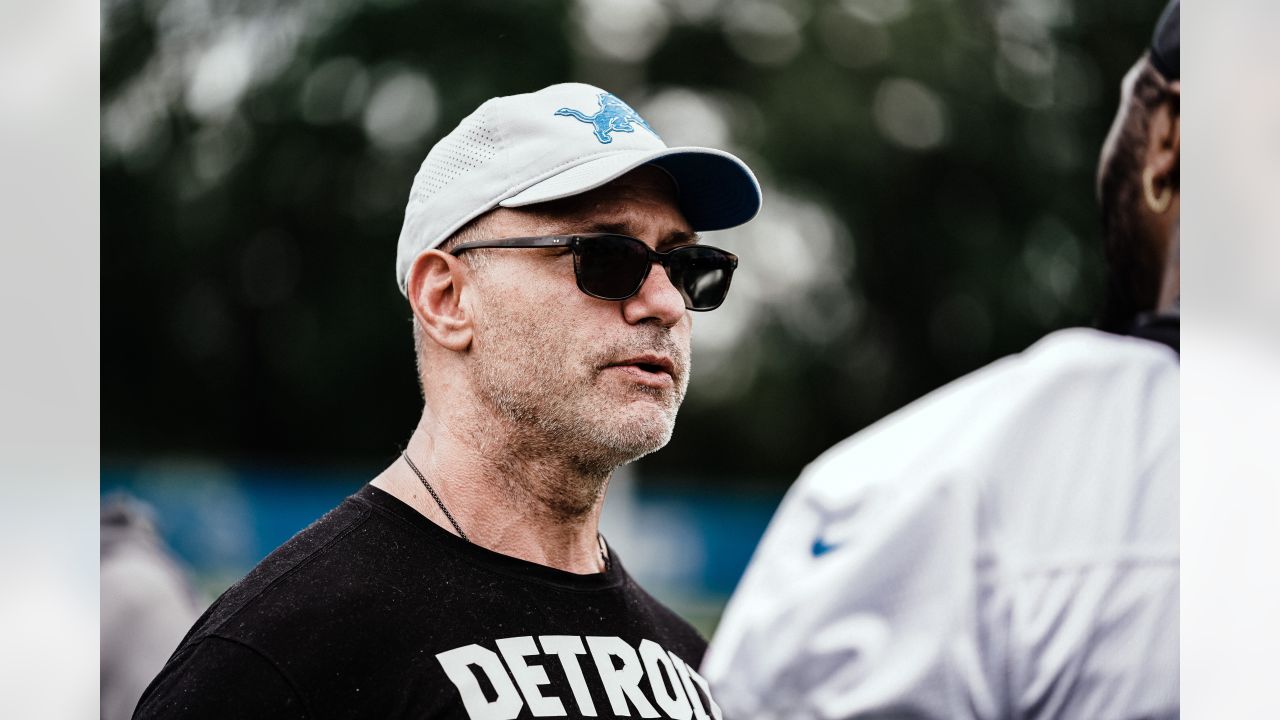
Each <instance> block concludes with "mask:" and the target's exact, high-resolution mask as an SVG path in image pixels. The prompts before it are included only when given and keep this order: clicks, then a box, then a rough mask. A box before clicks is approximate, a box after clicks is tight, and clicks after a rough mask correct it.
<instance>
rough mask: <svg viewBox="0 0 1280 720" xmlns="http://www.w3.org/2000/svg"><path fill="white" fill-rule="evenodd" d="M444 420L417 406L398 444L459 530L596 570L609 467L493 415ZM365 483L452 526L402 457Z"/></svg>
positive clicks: (516, 551)
mask: <svg viewBox="0 0 1280 720" xmlns="http://www.w3.org/2000/svg"><path fill="white" fill-rule="evenodd" d="M472 407H474V406H472ZM453 420H454V422H446V421H444V420H442V419H441V418H439V417H437V416H436V415H434V414H433V413H432V412H431V411H430V409H429V408H428V409H426V410H424V411H423V415H422V419H421V421H420V422H419V424H418V427H417V429H415V430H414V433H413V436H412V437H411V438H410V440H409V445H408V447H407V448H406V449H405V451H406V453H407V454H408V456H409V457H410V458H411V459H412V460H413V463H414V464H415V465H416V466H417V467H418V470H419V471H421V473H422V475H423V477H424V478H426V480H427V482H428V483H430V484H431V486H432V488H433V489H434V490H435V492H436V494H437V495H439V497H440V500H441V502H442V503H443V504H444V506H445V507H447V508H448V509H449V513H451V514H452V515H453V517H454V519H455V520H456V521H457V522H458V525H459V526H460V527H461V528H462V530H463V532H465V533H466V535H467V538H468V539H469V540H470V541H471V542H473V543H475V544H477V545H480V546H481V547H484V548H487V549H489V550H493V551H495V552H499V553H502V554H504V555H510V556H512V557H517V558H520V559H522V560H527V561H529V562H534V563H538V564H540V565H547V566H549V567H553V568H557V569H560V570H565V571H568V572H574V573H596V572H601V571H602V570H603V563H602V560H601V554H600V546H599V542H598V540H597V535H598V532H599V522H600V511H601V508H602V507H603V504H604V492H605V488H606V487H607V485H608V480H609V476H610V475H611V473H612V468H610V469H608V471H603V472H602V469H600V468H589V467H582V463H579V462H575V461H574V460H573V458H571V457H568V456H566V455H565V454H563V453H557V452H556V449H557V448H556V446H557V445H558V443H555V442H542V443H537V442H532V441H530V440H529V439H527V438H524V439H522V438H520V437H519V436H518V434H517V433H514V432H513V430H512V428H510V427H507V426H506V425H507V424H506V423H502V422H499V421H497V420H496V419H495V418H484V422H476V420H480V418H474V419H469V418H465V417H455V418H453ZM373 485H374V486H375V487H378V488H379V489H381V490H384V491H386V492H388V493H390V494H392V495H394V496H395V497H397V498H398V499H400V500H401V501H402V502H404V503H406V504H407V505H409V506H410V507H413V508H414V509H416V510H417V511H418V512H420V513H422V514H423V515H424V516H425V517H427V518H428V519H429V520H431V521H432V522H434V523H436V524H437V525H439V526H441V527H443V528H444V529H446V530H448V531H449V532H454V528H453V524H452V523H450V522H449V520H448V518H447V517H446V516H445V514H444V512H443V511H441V509H440V507H439V506H438V505H437V504H436V501H435V500H434V499H433V498H432V497H431V495H430V493H429V492H427V490H426V488H425V487H424V486H423V484H422V481H421V480H420V479H419V478H418V476H417V474H416V473H414V472H413V470H412V469H411V468H410V467H409V465H408V464H407V463H406V462H405V461H404V460H403V459H402V458H397V460H396V461H395V462H393V463H392V464H391V465H390V466H389V467H387V469H386V470H384V471H383V472H382V473H381V474H380V475H378V477H376V478H375V479H374V480H373Z"/></svg>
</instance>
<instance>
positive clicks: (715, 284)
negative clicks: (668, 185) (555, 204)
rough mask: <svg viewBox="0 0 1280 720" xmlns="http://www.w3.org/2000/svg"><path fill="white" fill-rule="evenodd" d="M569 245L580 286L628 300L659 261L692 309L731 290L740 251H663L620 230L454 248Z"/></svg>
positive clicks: (714, 304) (713, 304)
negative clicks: (616, 231) (621, 233)
mask: <svg viewBox="0 0 1280 720" xmlns="http://www.w3.org/2000/svg"><path fill="white" fill-rule="evenodd" d="M547 247H567V248H569V249H570V250H572V251H573V274H574V276H575V277H576V278H577V280H578V289H579V290H581V291H582V292H584V293H586V294H588V295H590V296H591V297H594V298H600V299H601V300H626V299H627V298H629V297H631V296H632V295H635V294H636V293H638V292H640V286H641V285H644V281H645V279H646V278H648V277H649V270H650V269H652V268H653V264H654V263H658V264H660V265H662V267H663V269H664V270H666V271H667V277H668V278H669V279H670V280H671V284H672V285H673V286H675V289H676V290H677V291H679V293H680V296H681V297H683V298H684V306H685V307H686V308H688V309H690V310H715V309H716V308H718V307H720V303H722V302H724V296H725V295H726V294H728V292H729V281H730V280H732V279H733V271H734V268H736V267H738V256H736V255H734V254H733V253H730V252H725V251H724V250H721V249H719V248H713V247H708V246H706V245H681V246H680V247H677V248H672V249H671V250H668V251H666V252H658V251H656V250H654V249H652V248H650V247H649V246H648V245H645V244H644V242H642V241H640V240H637V239H636V238H633V237H630V236H627V235H616V234H614V233H584V234H582V235H545V236H541V237H517V238H502V239H499V240H476V241H473V242H465V243H462V244H461V245H458V246H457V247H455V248H454V249H453V250H452V251H451V252H452V254H453V255H455V256H456V255H460V254H461V253H463V252H465V251H467V250H475V249H477V248H547Z"/></svg>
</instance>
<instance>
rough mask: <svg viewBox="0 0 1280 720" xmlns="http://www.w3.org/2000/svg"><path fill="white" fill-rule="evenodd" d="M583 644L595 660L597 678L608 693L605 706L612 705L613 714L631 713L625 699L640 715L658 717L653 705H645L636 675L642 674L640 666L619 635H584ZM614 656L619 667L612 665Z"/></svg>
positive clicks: (638, 659)
mask: <svg viewBox="0 0 1280 720" xmlns="http://www.w3.org/2000/svg"><path fill="white" fill-rule="evenodd" d="M587 647H589V648H591V659H592V660H595V663H596V670H598V671H599V672H600V681H601V683H602V684H603V685H604V691H605V693H606V694H607V695H608V696H609V705H610V706H611V707H612V708H613V714H614V715H621V716H623V717H630V716H631V709H630V708H629V707H627V699H628V698H629V699H630V700H631V702H632V703H634V704H635V706H636V708H637V709H638V710H639V711H640V716H641V717H647V718H656V717H659V715H658V711H657V710H654V709H653V705H650V704H649V700H648V699H646V698H645V696H644V693H643V692H641V691H640V678H642V677H643V676H644V669H643V668H642V667H641V666H640V658H639V657H637V656H636V651H635V650H634V649H632V647H631V646H630V645H628V644H626V643H625V642H623V640H622V638H617V637H591V636H588V637H587ZM614 656H616V657H618V658H621V659H622V667H620V668H616V667H614V666H613V657H614Z"/></svg>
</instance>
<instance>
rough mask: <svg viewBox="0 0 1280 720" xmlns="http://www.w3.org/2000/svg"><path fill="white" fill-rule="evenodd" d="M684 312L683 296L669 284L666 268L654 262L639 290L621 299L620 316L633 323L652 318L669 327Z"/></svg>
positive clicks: (682, 315) (681, 316) (678, 320)
mask: <svg viewBox="0 0 1280 720" xmlns="http://www.w3.org/2000/svg"><path fill="white" fill-rule="evenodd" d="M685 312H686V310H685V307H684V297H682V296H681V295H680V291H679V290H676V288H675V286H674V285H672V284H671V278H669V277H667V269H666V268H664V267H662V265H661V264H659V263H656V262H655V263H654V264H653V265H652V266H651V267H650V268H649V277H647V278H645V279H644V284H642V285H641V286H640V290H639V291H638V292H637V293H636V294H635V295H632V296H631V297H629V298H627V299H626V300H623V301H622V316H623V317H624V318H625V319H626V321H627V322H628V323H631V324H633V325H634V324H637V323H641V322H644V321H646V320H649V319H653V320H657V321H658V322H659V323H661V324H662V325H663V327H671V326H673V325H675V324H676V323H678V322H680V320H681V318H683V317H684V314H685Z"/></svg>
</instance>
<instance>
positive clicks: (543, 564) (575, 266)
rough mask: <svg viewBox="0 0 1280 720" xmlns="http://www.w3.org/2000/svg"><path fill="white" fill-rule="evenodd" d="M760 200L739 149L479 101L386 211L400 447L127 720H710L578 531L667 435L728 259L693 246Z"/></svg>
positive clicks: (187, 647) (608, 117)
mask: <svg viewBox="0 0 1280 720" xmlns="http://www.w3.org/2000/svg"><path fill="white" fill-rule="evenodd" d="M759 207H760V188H759V185H758V183H757V182H756V179H755V177H754V175H753V174H752V173H751V171H750V170H749V169H748V168H747V166H746V165H745V164H744V163H743V162H742V161H741V160H739V159H738V158H736V157H734V156H732V155H730V154H728V153H725V152H722V151H719V150H712V149H706V148H692V147H683V148H668V147H667V146H666V145H665V144H664V143H663V142H662V140H661V139H660V138H659V137H658V135H657V133H656V132H655V131H654V129H653V128H651V127H650V126H649V125H648V123H646V122H645V120H644V119H643V118H641V116H640V115H638V114H637V113H636V112H635V111H634V110H633V109H631V108H630V107H629V106H628V105H627V104H626V103H624V102H623V101H622V100H620V99H619V98H617V97H616V96H614V95H612V94H610V93H607V92H605V91H603V90H600V89H599V88H595V87H592V86H589V85H583V84H561V85H553V86H551V87H548V88H545V89H543V90H541V91H538V92H535V93H529V94H523V95H515V96H510V97H503V98H495V99H491V100H489V101H487V102H485V103H484V104H482V105H481V106H480V107H479V108H478V109H477V110H476V111H475V112H474V113H472V114H471V115H470V116H468V117H467V118H465V119H464V120H463V121H462V122H461V124H459V126H458V127H457V128H456V129H454V130H453V131H452V132H450V133H449V135H447V136H446V137H445V138H444V139H442V140H441V141H440V142H439V143H438V144H436V145H435V147H433V148H432V150H431V151H430V153H429V154H428V155H427V158H426V160H425V161H424V162H423V164H422V168H421V169H420V171H419V173H418V175H417V177H416V178H415V180H414V184H413V187H412V190H411V192H410V196H409V202H408V205H407V207H406V211H405V220H404V225H403V229H402V231H401V235H400V242H399V250H398V256H397V260H396V274H397V278H398V281H399V285H400V289H401V291H402V292H403V293H404V294H405V296H406V297H407V298H408V300H409V305H410V308H411V310H412V315H413V328H414V338H415V346H416V354H417V361H418V368H419V381H420V383H421V389H422V393H423V398H424V407H423V412H422V416H421V419H420V421H419V423H418V425H417V428H416V429H415V430H414V431H413V434H412V436H411V438H410V440H409V443H408V446H407V447H406V449H405V450H404V452H403V454H402V455H401V457H399V458H397V460H396V462H394V463H392V464H391V465H390V466H389V467H388V468H386V470H384V471H383V472H382V473H381V474H380V475H378V476H377V477H376V478H374V479H373V480H372V481H371V482H370V483H369V484H368V485H367V486H365V487H363V488H362V489H360V490H359V491H358V492H356V493H355V494H354V495H352V496H351V497H349V498H347V499H346V500H345V501H344V502H343V503H342V504H341V505H340V506H338V507H337V508H336V509H334V510H333V511H331V512H330V513H328V514H327V515H325V516H324V517H323V518H321V519H320V520H319V521H317V522H316V523H315V524H313V525H312V526H311V527H309V528H307V529H305V530H303V531H302V532H300V533H299V534H298V535H296V536H294V537H293V538H292V539H291V540H289V541H288V542H287V543H285V544H284V545H283V546H281V547H280V548H279V549H277V550H276V551H275V552H273V553H272V554H271V555H269V556H268V557H267V558H266V559H265V560H264V561H263V562H262V563H260V564H259V565H258V566H257V567H256V568H255V569H253V570H252V571H251V572H250V573H249V575H248V576H247V577H246V578H245V579H244V580H242V581H241V582H239V583H238V584H236V585H235V586H233V587H232V588H231V589H230V590H228V591H227V592H226V593H225V594H224V595H223V596H222V597H221V598H220V599H219V600H217V601H216V602H215V603H214V605H213V607H212V608H211V609H210V610H209V611H208V612H207V613H206V614H205V615H204V616H203V617H202V618H201V619H200V620H199V621H198V622H197V623H196V625H195V627H194V628H192V630H191V632H190V633H189V634H188V635H187V637H186V638H185V639H184V640H183V642H182V644H181V646H180V647H179V648H178V650H177V652H176V653H175V654H174V655H173V657H172V658H171V659H170V660H169V662H168V664H167V665H166V666H165V668H164V669H163V671H162V672H161V673H160V674H159V675H158V676H157V678H156V679H155V681H154V682H153V683H152V685H151V686H150V688H149V689H148V691H147V694H146V696H145V697H144V698H143V701H142V702H141V704H140V705H139V708H138V712H137V714H136V716H135V717H138V718H164V717H175V716H181V717H186V718H198V717H210V718H213V717H218V718H227V717H235V718H273V719H275V720H281V719H284V718H322V717H335V718H337V717H342V718H348V717H370V718H373V717H376V718H398V717H406V718H408V717H411V718H515V717H517V716H519V717H528V716H531V715H532V716H539V717H543V716H549V717H555V716H573V717H582V716H592V717H625V716H630V715H633V714H639V715H640V716H643V717H672V718H691V717H697V718H707V717H719V716H720V712H719V709H718V707H717V706H716V705H715V703H714V702H712V701H711V699H710V696H709V694H708V691H707V685H706V682H705V681H704V680H703V679H702V678H701V676H700V675H699V674H698V673H697V672H696V668H697V666H698V664H699V662H700V661H701V659H702V655H703V652H704V651H705V648H706V642H705V640H704V639H703V638H701V637H700V636H699V635H698V633H697V631H696V630H694V629H693V627H692V626H690V625H689V624H688V623H686V622H685V621H684V620H682V619H680V618H679V617H677V616H676V615H675V613H673V612H672V611H671V610H669V609H667V608H666V607H664V606H662V605H661V604H660V603H658V602H657V601H656V600H654V599H653V598H652V597H650V596H649V595H648V594H647V593H646V592H645V591H644V590H642V589H641V588H640V587H639V586H638V585H637V584H636V583H635V581H634V580H632V579H631V578H630V576H629V575H628V574H627V572H626V571H625V570H624V569H623V567H622V563H621V562H620V560H619V559H618V558H617V557H616V555H614V553H613V552H612V551H611V550H610V549H609V547H608V546H607V544H606V543H605V541H604V539H603V538H602V537H601V536H600V534H599V531H598V521H599V516H600V511H601V507H602V504H603V502H604V497H605V490H606V488H607V486H608V483H609V479H610V476H611V475H612V473H613V471H614V470H615V469H616V468H617V467H619V466H620V465H623V464H624V463H627V462H630V461H632V460H635V459H637V458H639V457H641V456H643V455H646V454H648V453H650V452H653V451H655V450H657V449H659V448H660V447H662V446H663V445H665V444H666V442H667V441H668V439H669V438H670V436H671V433H672V430H673V427H674V422H675V418H676V411H677V410H678V408H679V406H680V403H681V401H682V399H683V397H684V393H685V388H686V386H687V383H688V380H689V347H690V346H689V343H690V333H691V322H692V320H691V316H690V311H694V310H697V311H701V310H712V309H714V308H716V307H717V306H719V304H720V303H721V302H722V301H723V300H724V298H725V293H726V292H727V291H728V288H729V282H730V279H731V276H732V273H733V270H734V268H735V267H736V265H737V258H736V257H735V256H733V255H732V254H730V253H727V252H725V251H723V250H719V249H716V248H712V247H708V246H705V245H701V244H699V243H698V236H697V234H696V233H697V232H698V231H702V230H717V229H722V228H728V227H733V226H736V225H739V224H742V223H744V222H746V221H748V220H750V219H751V218H752V217H754V216H755V214H756V213H757V212H758V210H759ZM335 420H336V419H335ZM347 422H359V419H358V418H352V419H349V420H347Z"/></svg>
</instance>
